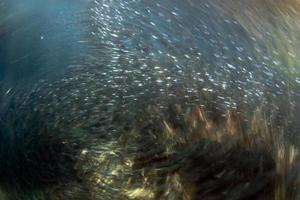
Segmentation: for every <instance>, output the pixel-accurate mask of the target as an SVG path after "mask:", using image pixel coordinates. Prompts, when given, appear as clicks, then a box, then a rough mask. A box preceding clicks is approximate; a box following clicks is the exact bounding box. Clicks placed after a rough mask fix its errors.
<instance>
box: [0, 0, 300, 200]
mask: <svg viewBox="0 0 300 200" xmlns="http://www.w3.org/2000/svg"><path fill="white" fill-rule="evenodd" d="M262 2H268V1H262ZM274 2H276V1H274ZM293 3H294V4H295V2H293V1H292V2H291V4H293ZM270 5H271V6H270ZM270 5H268V3H267V6H270V8H267V7H265V6H266V5H265V4H264V3H262V4H261V5H260V4H257V5H251V4H250V5H247V4H245V5H236V6H237V8H238V9H236V8H235V7H234V6H235V5H234V3H232V2H231V1H228V5H226V6H224V5H223V4H222V3H220V2H219V1H205V0H203V1H193V0H190V1H189V0H184V1H183V0H167V1H146V0H145V1H144V0H133V1H121V0H115V1H113V0H97V1H88V0H77V1H71V0H61V1H58V0H47V1H43V2H42V1H41V2H39V1H34V0H24V1H20V0H10V1H8V0H7V1H6V0H2V1H1V2H0V6H1V7H0V83H1V91H0V92H1V98H0V100H1V102H0V103H1V111H0V113H1V115H0V117H1V118H0V120H1V123H0V125H1V127H0V128H1V130H0V134H1V135H0V144H1V145H2V148H1V149H0V151H1V152H0V161H1V163H2V166H1V167H0V169H1V171H2V173H0V181H1V182H2V184H3V185H4V188H6V189H7V188H10V189H11V188H13V187H14V186H15V188H14V189H12V191H14V192H15V193H16V194H15V196H14V195H12V197H11V198H12V199H22V198H24V199H25V198H28V199H31V197H30V194H31V193H30V192H29V194H28V196H26V195H25V194H23V193H24V192H23V191H24V190H25V191H26V190H27V189H23V187H25V186H26V187H27V186H28V185H30V186H32V188H34V190H38V191H40V190H41V191H43V190H44V188H42V189H41V188H39V187H38V185H39V184H41V183H42V184H45V185H47V186H48V184H49V182H50V183H51V184H53V183H52V182H51V181H49V182H47V181H46V180H42V181H41V179H43V178H45V177H46V178H45V179H51V180H52V179H53V180H54V179H55V178H53V177H64V176H66V177H64V178H66V179H68V178H69V175H68V173H70V174H71V175H70V176H72V173H75V172H73V171H72V170H68V169H67V168H72V166H73V164H74V162H76V159H73V158H72V159H71V160H72V161H70V162H69V160H68V159H69V158H68V156H67V157H65V156H64V155H63V153H64V152H67V153H66V154H70V155H73V154H77V153H78V151H81V150H82V149H83V146H84V147H86V146H88V147H89V148H91V147H92V146H93V145H94V143H93V142H94V139H91V138H94V137H95V138H97V139H99V138H106V140H108V141H109V140H112V138H114V137H115V136H116V135H122V134H124V130H125V131H128V130H131V129H133V128H134V127H135V126H136V123H137V121H139V120H138V119H137V118H138V116H140V115H141V113H143V112H145V110H146V109H147V108H148V107H149V105H155V106H157V107H158V108H159V109H161V112H162V113H164V112H165V111H166V110H168V109H169V106H170V105H172V104H182V105H184V106H186V107H188V106H190V105H203V106H204V107H205V109H206V110H207V111H208V113H225V111H226V110H228V109H237V110H238V111H239V112H240V113H241V115H243V116H244V115H246V114H248V113H252V112H253V111H254V110H257V109H261V110H263V113H264V115H265V116H267V118H268V119H269V120H270V122H271V123H272V125H273V126H274V127H277V128H278V129H280V130H282V131H283V132H284V133H285V135H286V136H287V140H289V141H291V142H292V143H293V144H295V145H298V143H299V142H298V138H299V137H298V133H299V130H300V127H299V126H300V125H299V123H298V119H299V117H300V116H299V113H300V106H299V100H300V90H299V89H300V82H299V80H300V78H299V77H300V76H299V75H300V68H299V65H298V64H299V63H300V62H299V58H300V57H299V56H300V54H299V53H298V51H297V49H298V47H299V46H298V42H299V40H298V39H299V38H298V35H300V34H298V33H299V32H297V31H298V21H299V20H300V18H299V15H298V14H299V13H297V11H294V10H292V9H291V10H290V7H289V6H290V5H289V4H286V7H284V6H282V4H279V3H275V4H270ZM238 6H240V7H238ZM247 6H252V8H251V7H247ZM255 6H257V7H258V8H261V11H260V9H256V10H255ZM231 9H232V10H231ZM244 9H245V10H246V11H245V13H246V14H245V13H244V14H243V12H240V10H241V11H243V10H244ZM247 9H249V10H248V11H247ZM268 9H270V10H268ZM227 10H230V12H229V11H228V12H227ZM257 10H258V11H257ZM256 11H257V12H258V13H256ZM292 11H293V12H292ZM232 12H233V13H232ZM249 13H250V14H249ZM260 14H261V17H262V18H261V21H255V20H257V17H259V16H260ZM247 20H248V21H247ZM291 20H292V21H291ZM293 23H295V24H296V25H297V26H296V25H295V26H294V25H293ZM291 27H293V28H291ZM299 31H300V29H299ZM257 32H258V33H259V34H257ZM281 44H287V45H281ZM280 45H281V46H280ZM242 120H244V119H243V118H242ZM245 121H246V119H245ZM142 123H143V124H144V123H146V122H142ZM146 124H147V123H146ZM57 130H59V131H57ZM52 132H53V133H52ZM50 133H51V134H50ZM44 134H46V135H47V137H48V135H50V136H51V138H52V137H56V135H59V138H60V139H61V138H63V140H66V141H68V140H70V141H72V142H73V143H74V144H77V143H78V146H76V145H74V146H72V148H71V149H55V148H53V145H54V144H52V143H51V142H49V144H47V139H43V137H42V136H41V135H44ZM60 134H61V135H60ZM53 135H54V136H53ZM47 137H46V138H47ZM40 138H42V139H40ZM50 141H51V140H50ZM92 141H93V142H92ZM89 142H90V143H89ZM81 143H82V144H81ZM106 143H107V142H106ZM81 145H82V146H81ZM75 146H76V147H75ZM43 148H49V149H51V150H53V153H49V160H47V159H46V160H45V159H43V158H42V157H43V155H48V153H47V152H46V150H44V149H43ZM52 148H53V149H52ZM95 148H96V147H95ZM91 149H92V148H91ZM44 151H45V152H44ZM49 151H50V150H49ZM69 151H74V153H73V152H69ZM91 151H92V150H91ZM95 151H97V149H96V150H95ZM34 152H36V153H34ZM56 155H57V158H54V159H53V158H52V157H56ZM50 160H51V161H50ZM39 162H40V163H43V164H45V166H42V165H41V167H37V165H36V163H39ZM47 163H48V166H47ZM56 163H70V164H62V165H63V167H62V168H63V169H61V170H60V169H56V168H59V167H57V165H56ZM52 164H53V166H52ZM17 165H23V166H24V167H23V168H21V169H20V168H19V167H18V166H17ZM54 168H55V169H54ZM34 170H36V176H35V177H34V175H31V174H30V173H29V174H28V173H27V172H28V171H34ZM48 171H50V172H49V173H52V174H51V175H49V176H48ZM1 176H2V177H1ZM10 176H15V178H12V179H11V180H9V179H10ZM55 181H57V180H55ZM55 181H54V182H55ZM58 181H60V179H59V178H58ZM46 183H47V184H46ZM51 184H50V185H51ZM24 185H25V186H24ZM26 187H25V188H26ZM49 187H50V186H49ZM29 188H30V190H32V188H31V187H29ZM36 188H38V189H36ZM10 189H7V190H8V191H9V190H10ZM18 192H19V193H20V195H25V196H20V197H18ZM22 192H23V193H22ZM8 193H9V192H8ZM25 193H26V192H25ZM41 193H42V192H41ZM74 193H75V194H76V192H74ZM79 193H80V192H78V195H79ZM39 194H40V193H38V194H37V193H36V194H35V195H36V196H34V194H32V199H34V198H36V199H39V198H38V196H39ZM80 194H81V193H80ZM0 195H1V193H0ZM41 196H43V195H42V194H41ZM46 196H47V195H46ZM100 196H101V195H100ZM0 197H1V196H0ZM72 198H73V197H65V199H72ZM78 198H79V199H85V198H86V197H80V195H79V196H78ZM107 198H108V197H107ZM40 199H42V197H41V198H40ZM50 199H51V198H50ZM53 199H54V198H53ZM62 199H64V198H62ZM101 199H102V198H101ZM103 199H105V198H104V197H103ZM108 199H109V198H108Z"/></svg>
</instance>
